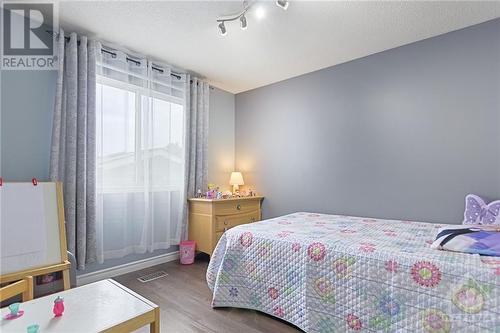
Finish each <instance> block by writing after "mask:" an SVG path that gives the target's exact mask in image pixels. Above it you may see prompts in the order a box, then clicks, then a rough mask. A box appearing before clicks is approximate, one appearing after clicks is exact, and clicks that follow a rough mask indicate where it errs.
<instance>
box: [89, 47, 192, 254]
mask: <svg viewBox="0 0 500 333" xmlns="http://www.w3.org/2000/svg"><path fill="white" fill-rule="evenodd" d="M110 54H111V53H109V54H108V55H110ZM113 54H115V56H103V59H101V61H100V62H99V64H98V76H97V91H96V118H97V122H96V126H97V131H96V132H97V136H96V143H97V149H96V151H97V161H96V164H97V173H96V174H97V194H98V195H97V199H98V202H97V239H98V252H99V258H100V261H101V262H102V261H103V260H105V259H108V258H109V259H110V258H120V257H123V256H126V255H128V254H132V253H145V252H151V251H154V250H156V249H166V248H168V247H170V246H171V245H174V244H178V242H179V239H180V231H181V230H180V228H181V227H180V226H181V219H182V207H183V204H184V199H183V198H184V183H185V180H184V165H185V163H184V150H185V146H184V140H185V139H184V134H185V99H184V96H185V92H184V90H183V89H184V85H183V84H184V82H183V81H182V79H183V76H178V77H179V78H180V79H177V76H176V78H175V79H176V82H172V81H171V80H172V79H171V75H170V70H169V69H168V68H166V67H159V66H156V65H153V64H152V63H151V62H149V61H147V60H145V59H135V60H133V61H131V60H130V59H131V58H130V56H128V55H125V54H123V53H120V52H119V51H113ZM103 55H105V54H104V53H103Z"/></svg>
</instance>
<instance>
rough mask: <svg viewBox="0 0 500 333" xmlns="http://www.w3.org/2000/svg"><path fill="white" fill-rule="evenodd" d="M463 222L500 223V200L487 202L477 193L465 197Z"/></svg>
mask: <svg viewBox="0 0 500 333" xmlns="http://www.w3.org/2000/svg"><path fill="white" fill-rule="evenodd" d="M463 224H496V225H500V200H496V201H493V202H490V203H489V204H486V202H484V200H483V199H481V198H480V197H478V196H477V195H475V194H468V195H467V196H466V197H465V212H464V222H463Z"/></svg>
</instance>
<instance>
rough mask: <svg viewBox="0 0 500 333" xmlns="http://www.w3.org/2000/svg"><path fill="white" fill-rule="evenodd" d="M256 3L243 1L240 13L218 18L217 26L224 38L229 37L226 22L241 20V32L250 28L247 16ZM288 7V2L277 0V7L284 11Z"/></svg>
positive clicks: (286, 0)
mask: <svg viewBox="0 0 500 333" xmlns="http://www.w3.org/2000/svg"><path fill="white" fill-rule="evenodd" d="M254 2H255V1H252V2H250V3H249V2H248V1H243V9H242V10H241V11H240V12H239V13H237V14H233V15H228V16H225V17H220V18H218V19H217V23H218V25H217V26H218V28H219V33H220V34H221V35H222V36H225V35H227V29H226V22H232V21H236V20H240V28H241V30H246V28H247V27H248V24H247V18H246V16H245V15H246V13H247V12H248V11H249V10H250V8H251V7H252V5H253V4H254ZM288 5H289V1H288V0H277V1H276V6H278V7H280V8H282V9H283V10H287V8H288Z"/></svg>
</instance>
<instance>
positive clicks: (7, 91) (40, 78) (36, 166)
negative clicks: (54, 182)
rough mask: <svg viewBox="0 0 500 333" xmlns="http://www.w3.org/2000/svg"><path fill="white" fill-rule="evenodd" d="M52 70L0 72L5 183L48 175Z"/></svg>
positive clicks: (0, 170) (1, 169)
mask: <svg viewBox="0 0 500 333" xmlns="http://www.w3.org/2000/svg"><path fill="white" fill-rule="evenodd" d="M56 78H57V72H56V71H30V70H27V71H2V74H1V95H0V97H1V110H0V116H1V129H0V130H1V133H0V137H1V139H0V143H1V144H0V149H1V160H0V175H1V176H2V177H3V178H4V179H5V180H8V181H26V180H30V179H31V178H33V177H36V178H38V179H40V180H47V179H48V176H49V153H50V140H51V139H50V135H51V131H52V110H53V108H54V94H55V88H56V87H55V82H56Z"/></svg>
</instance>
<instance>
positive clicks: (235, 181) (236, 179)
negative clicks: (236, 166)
mask: <svg viewBox="0 0 500 333" xmlns="http://www.w3.org/2000/svg"><path fill="white" fill-rule="evenodd" d="M229 185H245V183H244V182H243V176H242V174H241V172H231V179H229Z"/></svg>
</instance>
